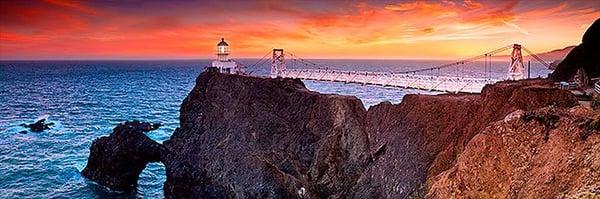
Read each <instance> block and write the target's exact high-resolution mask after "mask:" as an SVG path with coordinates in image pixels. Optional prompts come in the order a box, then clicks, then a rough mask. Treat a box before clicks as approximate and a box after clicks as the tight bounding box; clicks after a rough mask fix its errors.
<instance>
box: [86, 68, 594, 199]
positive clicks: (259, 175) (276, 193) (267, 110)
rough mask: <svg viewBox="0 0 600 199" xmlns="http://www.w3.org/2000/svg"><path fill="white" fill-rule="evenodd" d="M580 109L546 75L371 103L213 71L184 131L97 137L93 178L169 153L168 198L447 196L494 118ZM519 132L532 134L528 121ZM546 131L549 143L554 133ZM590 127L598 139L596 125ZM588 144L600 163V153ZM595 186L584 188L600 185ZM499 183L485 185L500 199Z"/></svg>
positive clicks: (120, 175)
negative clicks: (160, 136) (155, 137)
mask: <svg viewBox="0 0 600 199" xmlns="http://www.w3.org/2000/svg"><path fill="white" fill-rule="evenodd" d="M575 105H577V100H576V99H575V97H574V96H573V95H572V94H570V93H569V92H567V91H563V90H559V89H557V88H555V86H554V84H553V83H551V82H549V81H546V80H539V79H538V80H523V81H506V82H500V83H497V84H494V85H491V86H487V87H486V88H484V90H483V92H482V94H480V95H475V94H446V95H437V96H430V95H407V96H405V98H404V99H403V102H402V103H400V104H391V103H381V104H379V105H376V106H374V107H371V108H370V109H369V110H365V109H364V107H363V105H362V103H361V102H360V100H358V99H357V98H355V97H349V96H340V95H327V94H319V93H316V92H313V91H309V90H307V89H306V88H305V87H304V85H303V83H302V82H301V81H299V80H292V79H268V78H257V77H247V76H238V75H228V74H220V73H213V72H208V73H203V74H201V75H200V76H199V77H198V78H197V79H196V86H195V87H194V88H193V90H192V91H191V92H190V93H189V94H188V96H187V97H186V99H185V100H184V101H183V103H182V105H181V109H180V128H178V129H176V130H175V132H174V133H173V135H172V136H171V138H170V140H167V141H165V142H164V144H163V145H160V144H158V143H155V142H153V141H151V140H150V139H149V138H148V137H147V136H145V135H144V134H143V133H142V131H139V130H135V129H136V128H133V129H131V128H128V127H127V126H128V125H120V126H118V127H117V128H116V129H115V131H114V132H113V134H111V135H110V136H108V137H103V138H100V139H98V140H97V141H95V142H94V143H93V145H92V150H91V155H90V160H89V161H88V166H87V167H86V169H85V170H84V175H85V176H86V177H88V178H90V179H92V180H94V181H97V182H98V183H99V184H102V185H106V186H108V187H111V188H115V187H116V188H119V189H121V190H126V189H129V190H130V189H131V187H132V186H135V181H136V180H137V177H136V176H137V175H136V174H139V172H141V170H143V165H145V164H146V163H147V162H150V161H159V160H160V161H162V162H163V163H164V165H165V167H166V175H167V181H166V182H165V186H164V192H165V196H166V197H167V198H329V197H332V198H407V197H411V196H415V197H424V196H425V194H428V195H427V196H428V197H433V198H436V197H442V198H444V196H451V195H452V194H455V193H458V192H456V191H458V190H460V189H459V188H461V187H460V185H457V186H458V188H449V189H448V190H446V189H443V188H444V187H448V186H445V185H446V184H451V183H454V182H455V181H457V179H454V178H451V177H444V176H449V175H450V174H448V172H449V171H452V170H457V169H458V168H457V167H458V166H457V165H461V162H464V161H466V160H463V159H465V158H467V157H463V156H464V154H466V153H467V152H469V153H473V152H470V150H472V147H471V145H472V143H473V142H474V141H473V140H476V139H475V138H477V139H480V138H478V137H480V136H481V134H482V132H483V134H485V133H486V132H489V131H490V130H489V129H490V128H491V127H490V126H494V125H496V124H497V123H498V122H499V121H504V120H510V119H511V118H521V117H522V116H521V115H518V114H515V112H525V111H530V110H537V109H543V108H545V107H554V108H555V109H560V110H563V109H564V110H567V109H570V108H571V107H573V106H575ZM562 117H563V116H562V115H560V114H559V115H558V116H557V118H558V119H556V118H555V117H552V119H551V120H548V121H549V122H548V124H546V122H545V121H546V120H544V119H540V118H542V117H538V116H536V115H528V116H527V117H524V118H527V119H523V125H524V126H526V125H525V124H526V123H527V124H529V123H531V124H537V123H540V124H541V125H550V124H552V125H554V124H559V125H558V127H554V126H552V125H551V126H552V127H546V126H544V128H555V129H563V130H564V129H567V130H569V129H574V128H578V129H579V128H580V127H574V125H575V124H574V123H569V122H567V123H565V124H564V126H565V127H561V124H562V123H556V121H563V119H562ZM507 118H508V119H507ZM543 118H545V117H543ZM525 120H527V121H525ZM536 122H537V123H536ZM583 122H585V121H583ZM515 124H516V123H515ZM577 125H579V124H577ZM535 128H537V127H535ZM521 130H524V131H523V132H520V133H522V134H523V135H522V136H525V137H527V136H529V134H528V131H526V130H528V129H521ZM549 132H550V134H549V135H550V137H549V138H550V139H549V140H552V139H553V138H552V133H553V132H554V131H549ZM586 132H594V131H586ZM515 133H516V132H515ZM557 134H560V133H557ZM564 134H569V135H570V134H577V133H574V132H571V131H568V132H565V133H564ZM578 135H579V134H578ZM584 135H586V139H588V140H596V139H598V138H597V136H598V135H597V134H596V133H584ZM515 139H516V138H515ZM519 139H521V138H519ZM523 139H525V138H523ZM592 143H593V142H592ZM540 146H541V145H540ZM535 147H538V145H535ZM556 147H563V146H556ZM565 147H566V146H565ZM538 148H539V147H538ZM504 150H511V149H510V148H506V149H504ZM535 150H539V149H537V148H536V149H535ZM586 151H588V152H590V153H591V154H592V155H591V156H589V155H588V156H589V157H593V158H592V160H591V161H592V164H596V162H597V161H599V160H597V159H598V158H597V157H599V156H598V152H592V151H591V150H586ZM144 154H145V155H144ZM467 154H468V153H467ZM480 155H481V154H480ZM594 155H595V156H594ZM125 157H140V158H125ZM474 157H475V156H474ZM481 157H482V158H483V156H481ZM478 161H484V160H478ZM586 161H588V160H586ZM107 162H115V163H117V164H114V165H111V164H108V163H107ZM125 164H127V165H135V166H127V167H123V166H122V165H125ZM586 164H588V163H586ZM119 165H121V166H119ZM478 166H480V165H468V164H467V165H466V166H464V167H460V168H462V169H465V168H468V167H473V169H474V170H476V168H475V167H478ZM576 166H585V165H576ZM467 170H468V169H467ZM569 171H570V170H569ZM580 171H581V173H582V175H581V176H582V177H581V178H576V179H575V178H574V180H572V181H570V182H574V183H580V182H581V183H583V184H585V183H586V182H583V181H585V180H589V178H588V177H593V176H590V175H595V174H593V173H590V172H589V171H588V170H580ZM560 172H567V170H565V171H562V170H561V171H560ZM86 173H87V174H86ZM562 174H564V173H562ZM562 174H561V175H562ZM465 175H468V174H465ZM498 175H501V173H498ZM565 175H566V174H565ZM488 177H489V176H488ZM559 177H560V176H559ZM446 179H447V180H446ZM561 182H563V181H561ZM444 183H446V184H444ZM588 185H589V183H588ZM588 185H586V187H587V188H585V189H588V188H590V187H592V188H593V187H594V186H595V185H594V184H592V185H589V186H588ZM596 187H597V186H596ZM482 188H485V187H482ZM575 189H577V190H580V189H579V188H575ZM582 189H583V188H582ZM428 190H432V191H429V192H428ZM493 191H494V190H492V189H490V190H489V191H488V190H485V189H484V190H483V191H482V192H489V193H490V196H494V197H495V196H498V197H501V196H503V195H497V194H496V192H493ZM561 193H562V192H561ZM548 194H549V195H544V196H548V197H553V196H556V194H558V192H548ZM456 195H460V193H458V194H456ZM515 196H521V195H515Z"/></svg>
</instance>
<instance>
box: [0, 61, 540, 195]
mask: <svg viewBox="0 0 600 199" xmlns="http://www.w3.org/2000/svg"><path fill="white" fill-rule="evenodd" d="M210 61H211V60H175V61H163V60H161V61H0V104H1V105H0V198H103V197H111V198H120V197H123V198H130V197H141V198H162V192H163V190H162V187H163V183H164V181H165V178H166V177H165V175H164V174H165V168H164V166H163V165H162V164H160V163H152V164H149V165H148V166H147V167H146V169H145V170H144V171H143V172H142V174H141V176H140V179H139V182H138V184H139V186H138V190H137V192H136V193H132V194H123V193H117V192H112V191H110V190H107V189H105V188H103V187H101V186H98V185H96V184H94V183H93V182H91V181H89V180H86V179H85V178H84V177H82V175H81V174H80V171H81V170H82V169H83V168H84V167H85V165H86V162H87V157H88V155H89V147H90V146H91V143H92V141H93V140H94V139H95V138H97V137H100V136H104V135H108V134H110V133H111V132H112V128H114V127H115V126H116V125H117V124H118V123H120V122H123V121H127V120H141V121H148V122H160V123H162V124H163V126H162V127H161V128H159V129H158V130H155V131H151V132H149V133H148V134H147V135H148V136H150V137H151V138H152V139H154V140H156V141H158V142H162V141H164V140H167V139H169V136H170V135H171V133H172V132H173V131H174V129H175V128H176V127H177V126H178V125H179V124H178V117H179V105H180V104H181V102H182V100H183V99H184V98H185V96H186V95H187V94H188V92H189V91H190V90H191V89H192V88H193V86H194V83H195V78H196V77H197V76H198V75H199V74H200V73H201V72H202V70H203V68H204V66H206V65H208V64H209V63H210ZM238 61H239V62H241V63H243V64H245V65H247V66H250V67H249V68H248V71H249V72H251V74H252V75H257V76H267V75H268V72H269V70H270V68H269V66H268V65H267V64H263V65H261V66H252V65H253V64H254V63H256V62H257V61H258V60H256V59H241V60H238ZM312 61H313V62H315V63H320V64H324V65H328V66H329V68H331V69H344V70H361V71H404V70H412V69H419V68H427V67H432V66H436V65H440V64H444V63H448V61H427V60H312ZM288 67H289V68H302V67H306V66H301V65H294V63H290V65H288ZM482 67H483V63H482V62H475V63H472V64H468V65H466V66H465V67H461V68H458V69H457V68H449V69H445V70H442V71H441V74H442V75H447V76H453V75H457V74H466V75H468V76H489V77H491V78H496V79H504V78H505V77H506V74H507V70H508V63H507V62H493V64H492V67H491V68H490V72H489V73H486V72H485V71H484V70H483V69H482ZM531 72H532V75H531V76H532V77H538V76H541V77H543V76H546V75H547V74H548V73H549V72H550V71H549V70H546V69H544V68H543V66H542V65H540V64H537V63H533V62H532V67H531ZM436 73H437V71H436ZM304 82H305V84H306V86H307V87H308V88H309V89H310V90H314V91H318V92H322V93H336V94H342V95H354V96H357V97H358V98H359V99H361V100H362V102H363V104H364V105H365V107H366V108H368V107H369V106H372V105H375V104H377V103H380V102H382V101H390V102H392V103H399V102H400V101H401V100H402V97H403V96H404V95H406V94H413V93H420V94H438V92H428V91H421V90H413V89H398V88H384V87H378V86H361V85H356V84H344V83H336V82H315V81H304ZM39 118H47V120H48V121H50V122H54V123H55V125H54V126H53V128H52V129H50V130H46V131H44V132H41V133H32V132H29V133H25V134H23V133H20V132H21V131H23V130H25V128H24V127H21V126H20V124H23V123H31V122H34V121H36V120H37V119H39Z"/></svg>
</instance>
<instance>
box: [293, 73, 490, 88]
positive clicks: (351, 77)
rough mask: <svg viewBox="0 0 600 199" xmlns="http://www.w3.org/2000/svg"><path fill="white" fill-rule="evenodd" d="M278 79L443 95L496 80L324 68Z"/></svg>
mask: <svg viewBox="0 0 600 199" xmlns="http://www.w3.org/2000/svg"><path fill="white" fill-rule="evenodd" d="M281 76H282V77H289V78H297V79H307V80H317V81H333V82H343V83H356V84H369V85H379V86H389V87H401V88H415V89H422V90H429V91H434V90H435V91H445V92H469V93H477V92H480V91H481V89H482V88H483V86H485V85H486V84H491V83H494V82H496V81H498V80H492V79H485V78H459V77H449V76H434V75H416V74H395V73H386V72H364V71H363V72H359V71H338V70H324V69H287V70H286V71H284V72H283V73H282V74H281Z"/></svg>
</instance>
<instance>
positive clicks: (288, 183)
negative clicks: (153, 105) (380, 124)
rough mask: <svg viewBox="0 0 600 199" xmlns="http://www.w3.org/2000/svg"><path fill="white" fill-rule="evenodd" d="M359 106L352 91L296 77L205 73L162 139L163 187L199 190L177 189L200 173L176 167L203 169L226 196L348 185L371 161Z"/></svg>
mask: <svg viewBox="0 0 600 199" xmlns="http://www.w3.org/2000/svg"><path fill="white" fill-rule="evenodd" d="M365 112H366V111H365V109H364V107H363V105H362V103H361V102H360V100H358V99H357V98H355V97H349V96H339V95H324V94H319V93H316V92H312V91H309V90H307V89H306V88H305V87H304V85H303V83H302V82H301V81H299V80H291V79H263V78H255V77H243V76H234V75H224V74H218V73H205V74H203V75H201V76H199V77H198V79H197V80H196V86H195V88H194V89H193V90H192V92H190V94H189V95H188V97H187V98H186V99H185V100H184V102H183V104H182V106H181V115H180V124H181V128H179V129H177V130H176V131H175V133H174V134H173V136H172V137H171V140H169V141H167V142H165V146H166V148H168V150H169V151H170V152H171V155H170V156H167V158H165V159H164V160H163V162H164V163H165V166H166V167H167V168H168V169H167V176H168V178H167V183H166V186H165V194H166V195H174V194H177V192H183V193H190V194H194V193H197V192H203V191H205V190H203V189H204V188H202V187H185V188H184V189H185V190H182V189H181V188H178V186H180V183H179V182H178V180H173V179H182V178H183V179H185V181H198V180H200V179H196V178H194V177H187V176H186V175H187V174H185V173H183V174H182V173H176V171H179V170H182V168H183V169H184V170H193V171H202V172H204V173H206V176H202V178H204V177H207V179H202V180H207V181H209V182H210V184H211V185H212V186H216V187H221V189H220V190H221V191H222V192H223V194H224V195H227V196H229V197H236V198H294V197H300V196H305V197H313V198H317V197H327V196H330V195H335V194H340V193H343V192H347V191H349V188H351V187H353V186H354V183H355V181H356V179H357V178H358V177H359V176H360V174H361V173H362V171H363V169H364V168H365V167H366V165H367V162H368V161H369V160H370V154H369V150H368V149H369V142H368V135H367V134H366V132H365V131H364V125H363V123H364V117H365ZM182 162H186V163H188V164H181V163H182ZM180 174H181V175H180ZM172 190H178V191H172ZM301 190H305V192H304V193H303V194H298V193H299V191H300V192H302V191H301Z"/></svg>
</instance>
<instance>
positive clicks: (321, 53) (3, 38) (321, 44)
mask: <svg viewBox="0 0 600 199" xmlns="http://www.w3.org/2000/svg"><path fill="white" fill-rule="evenodd" d="M599 7H600V5H597V4H593V3H592V4H590V3H589V2H588V3H586V2H567V3H555V2H551V1H548V2H543V1H539V2H538V1H536V2H517V1H496V2H495V1H485V2H479V1H475V0H464V1H458V0H454V1H452V0H444V1H441V2H430V1H413V2H403V3H394V4H381V3H375V2H361V3H356V4H351V3H347V2H344V1H323V2H311V3H306V2H302V1H286V2H282V1H259V2H248V1H238V2H228V3H223V2H218V1H207V2H203V1H198V2H193V1H192V2H178V3H173V2H164V1H146V2H145V4H144V8H143V9H142V8H140V6H139V5H137V4H136V3H135V2H128V1H123V2H108V1H97V2H95V1H90V2H80V1H64V0H46V1H39V2H35V3H22V2H21V1H0V12H1V13H3V16H2V17H0V31H1V32H0V34H1V35H0V59H15V58H22V59H28V58H56V59H60V58H209V57H212V56H213V54H214V45H215V43H216V42H217V41H218V39H219V38H221V37H225V38H226V39H227V40H228V41H229V42H230V44H231V45H232V46H231V47H232V52H233V55H234V56H235V57H261V56H262V55H264V54H265V53H266V52H267V51H269V50H270V49H271V48H285V49H288V50H289V51H292V52H295V53H297V54H299V55H302V56H305V57H320V58H327V57H337V58H449V57H457V56H458V57H464V56H470V55H473V54H475V53H477V52H480V51H485V50H489V49H493V48H495V47H498V46H504V45H506V44H507V43H514V42H521V43H524V44H526V45H527V46H528V48H529V49H535V50H540V51H541V50H551V49H552V48H561V47H563V46H566V45H572V44H577V43H578V42H579V38H580V36H581V32H582V31H584V28H585V27H587V25H589V24H590V23H591V22H592V21H593V20H595V19H596V18H598V17H600V11H599V9H600V8H599ZM548 21H551V22H552V23H547V22H548ZM549 30H552V31H549ZM548 41H552V42H548Z"/></svg>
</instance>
